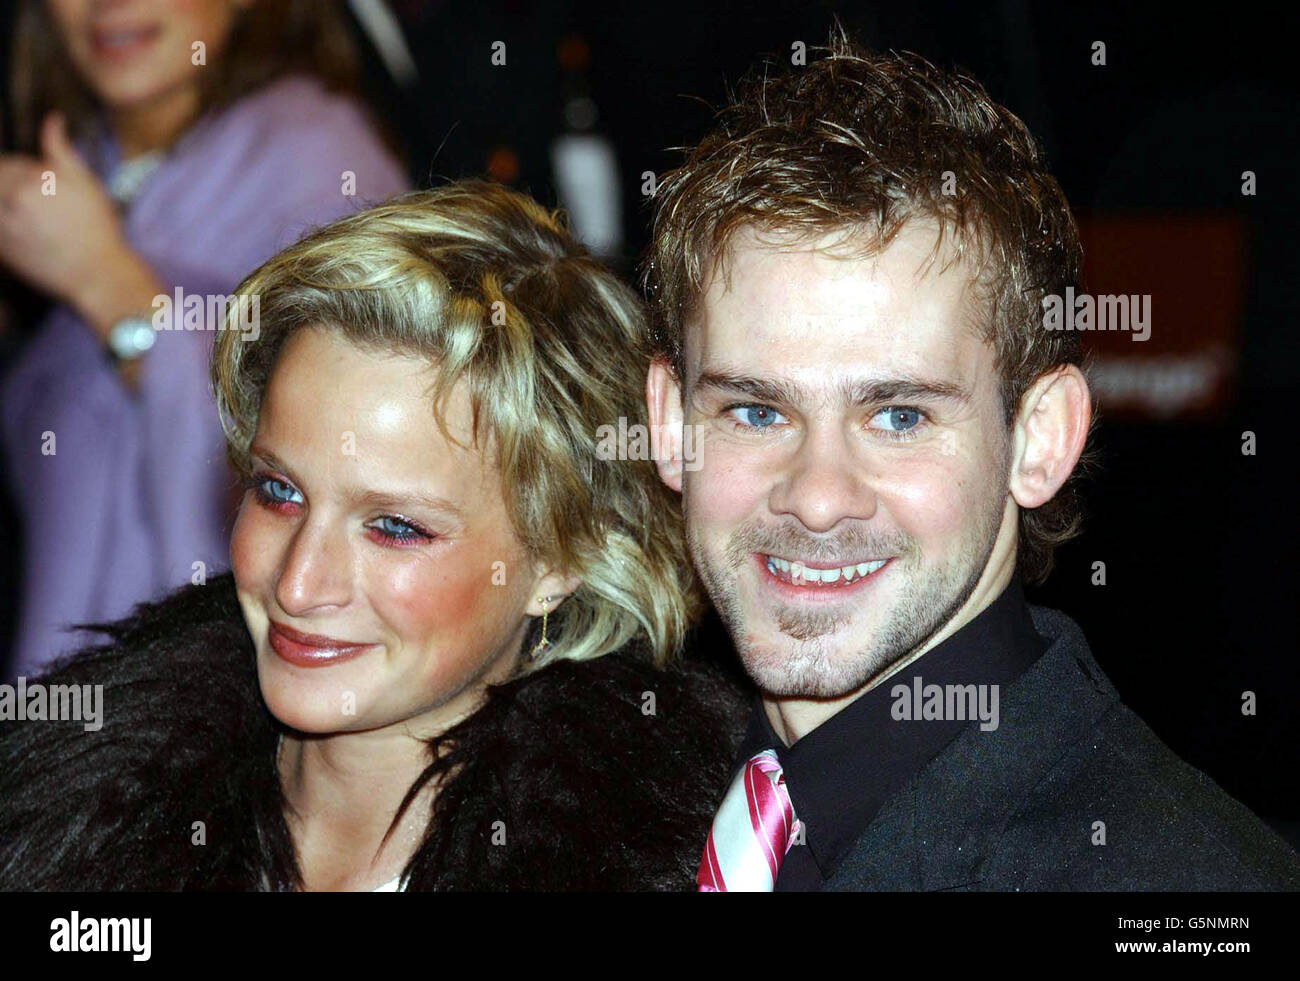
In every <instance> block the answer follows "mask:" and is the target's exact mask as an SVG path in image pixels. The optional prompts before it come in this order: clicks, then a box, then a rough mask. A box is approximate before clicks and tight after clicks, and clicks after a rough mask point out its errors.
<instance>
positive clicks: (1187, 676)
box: [0, 0, 1300, 847]
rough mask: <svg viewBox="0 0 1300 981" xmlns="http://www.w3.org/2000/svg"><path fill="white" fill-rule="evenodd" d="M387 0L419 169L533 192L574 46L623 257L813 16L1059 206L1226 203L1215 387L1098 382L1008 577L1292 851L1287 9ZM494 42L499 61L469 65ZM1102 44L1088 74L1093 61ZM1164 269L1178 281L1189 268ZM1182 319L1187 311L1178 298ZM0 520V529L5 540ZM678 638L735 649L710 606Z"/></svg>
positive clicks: (1292, 187)
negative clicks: (983, 115) (1225, 351)
mask: <svg viewBox="0 0 1300 981" xmlns="http://www.w3.org/2000/svg"><path fill="white" fill-rule="evenodd" d="M391 6H392V7H393V8H394V10H395V11H396V12H397V13H398V15H399V17H400V19H401V20H402V23H403V26H404V28H405V30H406V34H407V39H408V43H409V45H410V47H411V50H412V52H413V54H414V57H415V61H416V64H417V66H418V68H419V71H420V80H419V82H418V83H417V84H416V85H415V86H414V87H413V88H410V89H408V90H405V91H402V90H399V88H398V87H397V86H396V85H394V84H393V83H392V82H390V81H389V80H387V79H386V78H385V76H384V73H383V71H382V68H381V67H380V64H379V62H378V60H377V59H374V58H373V57H372V59H371V62H372V63H371V73H370V88H371V96H372V99H373V101H374V102H375V104H376V107H377V109H378V110H379V111H380V112H381V113H382V114H383V115H385V116H386V117H387V118H388V120H389V122H390V123H391V125H392V126H393V128H394V129H395V130H396V131H397V132H398V134H399V135H400V137H401V138H402V139H403V141H404V142H405V145H406V147H407V150H408V156H409V161H410V164H411V170H412V173H413V175H414V177H415V179H416V181H417V182H418V183H419V184H421V185H425V186H427V185H428V184H430V183H437V182H440V181H441V180H443V179H447V178H457V177H461V176H467V175H478V174H484V173H495V174H497V175H498V176H500V177H502V178H503V179H506V180H507V181H508V182H510V183H512V184H513V185H514V186H516V187H519V188H521V189H523V190H527V191H529V192H531V193H532V194H533V195H535V196H536V197H537V198H538V199H539V200H541V201H543V202H544V203H547V204H549V205H552V206H554V205H556V204H557V203H558V201H557V198H556V192H555V190H554V180H553V175H552V173H551V168H550V162H549V150H550V146H551V141H552V139H553V137H554V136H555V134H556V133H557V132H558V131H559V129H560V127H561V119H562V113H563V103H564V97H565V93H566V91H567V89H566V86H571V85H572V83H573V77H572V76H568V77H567V78H566V76H564V73H563V72H562V71H561V69H560V65H559V62H558V60H557V55H556V52H557V46H558V45H559V43H560V40H561V39H562V38H564V37H565V36H568V35H572V34H577V35H579V36H581V37H582V38H583V39H585V41H586V44H587V46H588V47H589V49H590V52H591V61H590V68H589V70H588V71H587V72H586V74H585V76H584V77H583V78H582V80H581V81H582V84H584V85H586V86H587V87H588V88H589V91H590V93H591V95H592V96H593V97H594V99H595V101H596V104H597V106H598V108H599V119H598V121H597V123H596V130H597V131H598V132H600V133H603V134H604V135H605V136H606V137H608V138H609V140H610V141H611V142H612V144H613V146H614V147H615V149H616V152H617V155H618V162H619V173H620V177H621V186H622V188H623V192H624V193H623V197H624V226H625V227H624V236H625V247H624V248H623V250H622V252H621V254H620V255H617V256H614V257H612V261H613V263H614V264H615V265H616V266H618V268H620V270H621V271H623V272H624V273H626V274H629V275H630V274H631V272H632V270H633V269H634V266H635V262H636V259H637V257H638V255H639V253H640V251H641V249H642V248H643V247H644V245H645V242H646V236H647V230H648V224H649V214H650V211H649V203H648V201H647V200H646V199H645V198H644V197H643V196H642V195H641V183H642V181H641V174H642V172H643V171H646V170H651V171H654V172H655V173H663V172H664V171H665V170H667V169H669V168H671V167H672V166H674V165H675V164H676V162H677V161H678V160H679V159H680V155H679V154H677V153H674V152H671V151H670V150H669V149H668V148H669V147H673V146H681V145H687V144H690V143H692V142H694V141H695V140H697V139H698V138H699V137H700V136H701V135H702V134H703V132H704V131H705V129H706V128H707V127H708V124H709V121H710V119H711V110H710V109H709V104H712V105H716V104H718V103H720V102H721V101H722V100H723V99H724V97H725V93H726V86H727V85H728V84H729V83H731V84H734V82H735V81H736V80H737V79H738V78H739V77H740V76H741V74H743V72H744V71H745V70H746V69H747V68H748V67H750V66H751V65H753V64H754V63H755V62H756V61H757V59H758V57H759V56H760V55H761V54H764V53H771V54H773V55H774V56H775V57H776V58H777V59H779V60H781V61H782V62H784V63H785V64H787V65H788V63H789V53H790V50H791V44H792V42H794V41H798V40H802V41H804V42H805V43H806V44H807V45H808V47H809V60H810V61H811V60H812V59H813V58H814V57H816V53H815V52H814V51H813V50H812V49H813V47H814V46H815V45H819V44H824V43H825V41H826V37H827V31H828V28H829V27H830V25H831V23H832V17H833V16H838V18H839V20H840V22H841V23H842V24H843V25H844V26H845V27H846V29H847V30H848V31H849V32H850V34H852V35H853V36H855V37H856V38H857V39H858V40H859V41H862V42H864V43H866V44H868V45H869V46H871V47H873V48H877V49H885V48H902V49H910V50H913V51H917V52H919V53H921V54H922V55H924V56H925V57H927V58H929V59H930V60H931V61H933V62H935V63H936V64H939V65H940V66H943V67H954V66H957V67H962V68H964V69H966V70H967V71H968V72H969V73H970V74H972V75H973V76H974V77H975V78H977V79H979V80H980V81H981V82H983V83H984V85H985V86H986V87H987V88H988V90H989V92H990V93H991V94H992V96H993V97H994V98H995V99H996V100H998V101H999V102H1002V103H1003V104H1004V105H1006V106H1007V107H1008V108H1010V109H1011V110H1012V111H1013V112H1015V113H1016V114H1017V115H1019V116H1020V117H1021V118H1022V119H1024V120H1025V122H1026V123H1027V124H1028V126H1029V128H1030V129H1031V130H1032V131H1033V132H1034V133H1035V135H1036V136H1037V137H1038V138H1039V139H1040V140H1041V141H1042V143H1043V145H1044V147H1045V149H1046V151H1047V154H1048V157H1049V159H1050V161H1051V163H1052V166H1053V168H1054V171H1055V173H1056V174H1057V176H1058V178H1059V180H1060V182H1061V184H1062V185H1063V187H1064V188H1065V191H1066V194H1067V196H1068V197H1069V199H1070V201H1071V203H1072V204H1073V206H1074V207H1075V209H1076V212H1077V213H1078V214H1079V215H1080V216H1081V218H1085V219H1086V218H1088V217H1089V216H1100V217H1114V216H1121V217H1123V216H1136V217H1138V218H1143V219H1146V220H1150V221H1155V222H1157V223H1158V222H1160V221H1162V220H1163V219H1164V218H1165V217H1167V216H1178V217H1188V216H1191V217H1192V218H1193V219H1195V218H1197V217H1198V216H1224V215H1226V216H1228V217H1229V218H1230V219H1232V220H1234V221H1236V222H1237V223H1238V225H1239V227H1240V228H1241V230H1242V233H1243V235H1244V244H1245V253H1244V260H1243V262H1244V267H1243V270H1242V271H1243V276H1242V283H1241V286H1240V295H1239V296H1237V297H1236V298H1235V299H1236V301H1237V303H1236V307H1235V309H1236V311H1237V312H1236V313H1235V314H1234V318H1235V323H1233V324H1232V325H1231V326H1232V332H1231V335H1230V336H1231V343H1232V349H1231V351H1230V352H1229V361H1230V362H1231V371H1230V384H1229V385H1228V386H1227V387H1226V388H1225V390H1224V391H1223V392H1222V393H1221V395H1220V397H1218V398H1217V399H1216V400H1215V402H1214V404H1212V405H1210V406H1203V407H1201V408H1200V409H1199V410H1198V411H1195V412H1188V413H1178V414H1173V415H1169V416H1166V417H1159V416H1153V415H1151V414H1144V413H1141V412H1134V411H1124V410H1123V409H1120V408H1117V409H1115V410H1113V411H1112V409H1111V407H1109V406H1107V405H1106V404H1105V402H1104V401H1103V403H1102V405H1101V410H1102V422H1101V425H1100V428H1099V430H1098V434H1097V436H1098V439H1097V449H1098V452H1099V467H1098V469H1097V472H1096V476H1095V477H1094V479H1093V480H1092V481H1091V483H1090V484H1089V486H1088V487H1087V498H1088V521H1087V525H1086V529H1085V533H1084V534H1083V536H1082V537H1081V538H1080V539H1079V540H1077V541H1076V542H1074V543H1072V544H1070V545H1069V546H1066V547H1065V548H1063V549H1061V550H1059V552H1058V566H1057V569H1056V571H1055V572H1054V573H1053V575H1052V577H1051V578H1050V580H1049V581H1048V583H1047V584H1046V585H1045V586H1044V587H1041V588H1037V589H1031V590H1030V594H1029V595H1030V600H1031V602H1036V603H1040V604H1043V605H1047V606H1052V607H1056V608H1058V609H1061V610H1063V611H1065V612H1066V613H1068V614H1069V615H1070V616H1072V617H1073V618H1075V619H1076V620H1077V621H1078V622H1079V623H1080V625H1081V626H1082V627H1083V629H1084V632H1085V633H1086V635H1087V637H1088V639H1089V641H1090V643H1091V646H1092V648H1093V652H1094V654H1095V655H1096V657H1097V660H1098V661H1099V662H1100V663H1101V665H1102V667H1103V668H1104V669H1105V671H1106V672H1107V673H1108V674H1109V676H1110V677H1111V679H1112V680H1113V681H1114V683H1115V685H1116V686H1117V687H1118V689H1119V690H1120V692H1121V694H1122V695H1123V697H1124V699H1125V701H1126V702H1127V703H1128V704H1129V705H1130V706H1131V707H1132V708H1133V709H1134V710H1135V711H1136V712H1137V713H1138V714H1139V715H1140V716H1141V717H1142V718H1143V719H1145V720H1146V721H1147V722H1148V723H1149V724H1150V725H1151V726H1152V727H1153V728H1154V729H1155V731H1156V732H1157V733H1158V734H1159V735H1160V736H1161V738H1162V739H1164V740H1165V741H1166V742H1167V743H1169V745H1170V746H1172V747H1173V748H1174V750H1175V751H1176V752H1178V753H1179V754H1180V755H1181V756H1183V757H1184V758H1185V759H1187V760H1188V761H1189V762H1191V763H1192V764H1193V765H1195V766H1197V767H1199V768H1201V769H1203V770H1205V771H1206V772H1207V773H1209V774H1210V775H1211V776H1212V777H1213V778H1214V780H1215V781H1216V782H1218V783H1219V784H1220V785H1222V786H1223V787H1225V788H1226V789H1227V790H1228V791H1229V792H1230V793H1232V794H1233V795H1234V796H1236V797H1238V798H1239V799H1240V800H1242V801H1243V802H1245V803H1246V804H1247V805H1248V806H1250V807H1251V808H1252V809H1254V810H1255V811H1257V812H1258V813H1260V814H1261V816H1263V817H1265V818H1266V819H1267V820H1269V821H1270V822H1271V823H1272V824H1273V825H1274V826H1275V827H1277V828H1278V829H1279V830H1280V831H1282V832H1283V833H1284V834H1286V835H1287V836H1288V837H1289V838H1290V839H1291V841H1292V843H1293V844H1295V845H1296V846H1297V847H1300V780H1298V779H1297V773H1300V765H1298V764H1300V759H1298V756H1300V754H1298V753H1297V746H1298V745H1300V739H1298V738H1297V737H1298V735H1300V725H1298V723H1297V716H1300V712H1298V711H1297V702H1298V701H1300V684H1298V682H1300V668H1298V667H1297V661H1296V655H1297V649H1298V647H1297V642H1296V641H1297V635H1296V605H1297V603H1296V588H1295V587H1296V583H1297V577H1296V575H1295V573H1294V570H1293V563H1292V557H1291V556H1292V549H1293V548H1294V546H1295V541H1296V536H1295V533H1294V531H1293V528H1294V526H1295V521H1294V518H1293V517H1291V515H1292V514H1293V511H1292V507H1294V504H1288V502H1293V501H1294V499H1295V492H1296V488H1297V485H1296V480H1295V468H1294V467H1293V466H1292V461H1293V459H1294V455H1295V451H1296V440H1295V436H1294V428H1293V419H1292V416H1291V413H1290V411H1289V410H1290V409H1291V407H1292V404H1293V402H1294V399H1295V395H1296V392H1297V385H1296V381H1297V364H1298V363H1300V361H1298V359H1297V349H1296V334H1295V311H1296V310H1297V308H1298V307H1300V295H1298V294H1300V287H1298V286H1297V284H1298V283H1300V268H1298V267H1300V260H1297V249H1296V242H1295V232H1296V216H1297V214H1298V213H1300V208H1298V207H1297V204H1298V202H1297V197H1298V192H1297V186H1296V181H1297V174H1296V147H1297V139H1296V115H1295V111H1294V106H1295V101H1296V98H1295V97H1296V94H1297V92H1296V90H1297V86H1296V85H1295V82H1294V74H1295V67H1296V64H1295V63H1296V55H1295V51H1294V38H1295V37H1296V33H1297V32H1296V28H1297V26H1300V19H1298V18H1297V17H1296V15H1295V14H1294V13H1291V12H1283V11H1282V10H1280V9H1279V8H1276V7H1256V6H1250V5H1242V4H1234V5H1231V6H1224V7H1219V8H1217V9H1215V10H1214V11H1213V16H1209V14H1207V13H1206V12H1205V11H1206V9H1207V8H1204V7H1198V6H1183V5H1174V4H1170V5H1161V6H1151V7H1148V8H1146V9H1142V8H1139V7H1135V5H1133V4H1128V3H1124V4H1101V5H1098V4H1091V3H1090V4H1087V5H1076V4H1051V5H1047V4H1029V3H1025V2H997V3H987V4H956V3H935V2H910V0H909V2H903V3H899V2H893V3H851V2H836V3H828V2H804V3H761V2H753V0H749V2H743V3H741V2H734V3H729V2H718V0H713V2H706V0H697V2H690V3H687V2H681V0H664V2H655V3H645V4H639V3H635V4H634V3H595V2H584V0H571V2H560V0H549V2H526V0H511V2H506V0H475V2H472V3H471V2H459V3H452V2H434V0H429V2H421V0H407V2H402V0H395V2H393V3H392V4H391ZM498 40H500V41H504V42H506V45H507V52H508V60H507V66H506V67H494V66H492V65H491V63H490V61H489V53H490V46H491V44H492V42H493V41H498ZM1098 40H1100V41H1104V42H1105V43H1106V48H1107V64H1106V65H1105V66H1104V67H1098V66H1094V65H1093V64H1092V63H1091V61H1090V55H1091V46H1092V44H1093V42H1094V41H1098ZM706 103H707V104H706ZM503 161H505V163H503ZM1244 170H1251V171H1254V172H1255V173H1256V175H1257V181H1258V192H1257V194H1256V195H1255V196H1253V197H1247V196H1243V195H1242V193H1241V173H1242V171H1244ZM1208 251H1211V252H1213V251H1214V250H1212V249H1211V250H1208ZM1225 255H1226V253H1225ZM1218 260H1219V257H1218V256H1216V255H1202V256H1200V257H1199V261H1201V262H1208V263H1210V264H1211V265H1213V264H1214V263H1215V262H1217V261H1218ZM1224 261H1228V260H1227V259H1226V258H1225V259H1224ZM1183 285H1184V286H1185V289H1186V291H1187V292H1188V294H1189V295H1194V291H1195V290H1196V288H1197V285H1198V283H1197V280H1196V274H1195V270H1194V268H1193V267H1192V266H1191V265H1189V267H1188V274H1187V281H1186V283H1185V284H1183ZM1134 291H1135V292H1136V291H1137V290H1136V289H1135V290H1134ZM1159 309H1160V306H1159V303H1157V304H1156V314H1155V317H1156V329H1166V330H1171V331H1172V330H1178V329H1180V327H1179V326H1178V325H1173V326H1170V325H1167V324H1161V322H1160V320H1159ZM1186 329H1187V330H1188V331H1191V332H1194V331H1196V330H1197V329H1198V328H1197V325H1196V324H1195V317H1194V316H1193V317H1191V318H1189V320H1188V322H1187V325H1186ZM1246 430H1250V431H1252V432H1254V433H1255V434H1256V438H1257V441H1258V443H1257V453H1256V455H1254V456H1244V455H1243V454H1242V453H1241V440H1242V433H1243V431H1246ZM9 525H10V523H9V522H6V531H5V535H6V536H7V540H3V541H0V547H12V546H13V534H14V533H13V529H12V527H10V526H9ZM1096 561H1103V562H1105V564H1106V570H1107V583H1106V585H1104V586H1095V585H1092V584H1091V579H1092V564H1093V563H1094V562H1096ZM696 639H697V643H698V645H699V646H701V647H703V648H705V649H707V650H709V651H711V652H713V653H714V654H715V655H716V656H718V657H719V658H722V659H724V660H725V659H730V658H733V657H734V655H732V654H731V653H730V650H729V645H728V642H727V639H726V634H725V632H724V631H723V630H721V628H720V626H719V625H718V623H717V621H716V619H713V618H711V619H710V620H709V621H707V622H706V623H705V624H704V625H703V626H702V627H701V629H700V631H699V633H698V635H697V638H696ZM1246 690H1250V691H1254V692H1255V693H1256V696H1257V698H1258V714H1257V715H1255V716H1254V717H1246V716H1243V715H1242V714H1241V698H1242V692H1243V691H1246Z"/></svg>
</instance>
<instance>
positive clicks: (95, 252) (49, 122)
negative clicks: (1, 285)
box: [0, 113, 138, 312]
mask: <svg viewBox="0 0 1300 981" xmlns="http://www.w3.org/2000/svg"><path fill="white" fill-rule="evenodd" d="M51 172H52V176H51ZM51 190H52V191H53V193H50V191H51ZM133 260H135V261H138V258H137V257H135V256H134V253H133V252H132V251H131V249H130V246H129V245H128V244H127V242H126V240H125V238H124V236H123V233H122V224H121V221H120V219H119V218H118V215H117V212H116V210H115V209H114V207H113V202H112V200H111V199H110V198H109V197H108V195H107V194H106V193H105V192H104V188H103V186H102V185H101V184H100V181H99V178H98V177H97V176H96V175H95V173H94V171H92V170H91V169H90V168H89V167H88V166H86V163H85V161H83V160H82V159H81V157H80V156H79V155H78V153H77V151H76V149H75V148H74V147H73V146H72V143H71V141H70V140H69V138H68V132H67V124H66V122H65V121H64V118H63V116H62V115H60V114H58V113H50V114H49V115H48V116H46V117H45V119H44V121H43V122H42V123H41V156H40V157H39V158H34V157H28V156H25V155H21V154H4V155H0V262H2V263H3V264H4V265H6V266H8V267H9V268H10V269H11V270H12V271H13V272H14V273H15V274H16V275H18V276H20V277H21V278H23V279H25V280H27V282H28V283H30V284H31V285H32V286H34V287H36V288H37V289H40V290H42V291H44V292H46V293H48V294H49V295H50V296H52V297H53V298H54V299H56V300H59V301H61V302H63V303H66V304H68V305H70V306H73V307H76V308H78V309H79V310H82V312H84V308H85V306H86V304H87V302H88V301H87V292H88V291H89V290H91V289H93V288H95V286H96V283H97V281H99V280H103V279H107V278H110V277H113V276H115V275H116V274H118V273H119V272H121V271H122V270H123V269H125V268H127V267H128V266H129V264H130V263H131V262H132V261H133Z"/></svg>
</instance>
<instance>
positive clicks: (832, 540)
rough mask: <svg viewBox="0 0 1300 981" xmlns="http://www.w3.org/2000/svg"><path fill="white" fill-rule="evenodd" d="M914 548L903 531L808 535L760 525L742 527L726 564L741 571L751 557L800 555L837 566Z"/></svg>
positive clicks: (861, 530) (860, 529)
mask: <svg viewBox="0 0 1300 981" xmlns="http://www.w3.org/2000/svg"><path fill="white" fill-rule="evenodd" d="M911 547H912V539H911V537H910V536H909V535H907V534H905V533H904V532H902V531H898V530H892V531H886V532H882V531H876V530H868V529H866V528H863V527H862V526H861V525H850V526H848V527H846V528H844V529H843V530H841V531H838V532H836V533H835V534H833V535H809V534H808V532H806V531H803V530H801V529H799V528H796V527H793V526H791V525H778V526H776V527H769V526H767V525H764V524H762V523H761V522H750V523H747V524H744V525H741V526H740V527H739V528H737V529H736V531H735V533H734V534H733V535H732V536H731V541H730V542H729V543H728V544H727V562H728V564H729V565H730V566H731V567H732V568H739V567H740V566H741V565H742V564H743V563H744V562H747V561H748V557H749V556H750V555H751V554H752V553H754V552H759V553H761V554H763V555H797V556H799V557H800V558H802V559H808V560H810V561H813V562H834V561H837V560H839V559H841V558H844V557H845V556H852V557H859V556H868V555H869V556H873V557H884V556H891V555H902V554H903V553H905V552H907V551H909V550H910V549H911Z"/></svg>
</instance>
